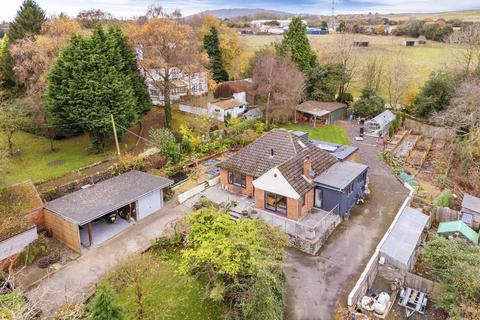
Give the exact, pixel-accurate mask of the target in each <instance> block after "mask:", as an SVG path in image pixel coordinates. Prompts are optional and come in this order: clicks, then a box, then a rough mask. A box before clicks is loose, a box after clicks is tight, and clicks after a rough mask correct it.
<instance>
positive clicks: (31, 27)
mask: <svg viewBox="0 0 480 320" xmlns="http://www.w3.org/2000/svg"><path fill="white" fill-rule="evenodd" d="M44 21H45V12H44V11H43V10H42V8H40V6H39V5H38V4H37V3H36V2H35V1H33V0H25V1H23V3H22V5H21V6H20V10H18V11H17V16H16V17H15V20H13V22H12V23H11V24H10V25H9V27H8V31H7V34H8V36H9V37H10V40H11V41H12V42H13V41H15V40H17V39H23V38H24V37H25V36H26V35H27V34H39V33H40V31H41V29H42V24H43V22H44Z"/></svg>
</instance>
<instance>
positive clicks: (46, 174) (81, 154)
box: [0, 132, 113, 184]
mask: <svg viewBox="0 0 480 320" xmlns="http://www.w3.org/2000/svg"><path fill="white" fill-rule="evenodd" d="M13 142H14V150H15V151H18V153H17V154H16V155H14V156H11V157H9V158H8V160H7V174H6V176H5V180H6V183H7V184H13V183H17V182H22V181H25V180H27V179H31V180H32V181H33V182H40V181H44V180H47V179H51V178H54V177H58V176H61V175H63V174H65V173H68V172H70V171H72V170H75V169H79V168H81V167H84V166H87V165H89V164H91V163H94V162H96V161H100V160H102V159H105V158H108V157H110V156H112V155H113V148H112V147H113V146H111V147H110V149H109V151H108V152H107V153H105V154H95V153H93V152H92V151H90V150H89V145H90V140H89V138H88V136H87V135H83V136H78V137H74V138H69V139H63V140H55V141H54V148H55V151H53V152H52V151H51V150H50V140H49V139H47V138H44V137H40V136H35V135H32V134H29V133H26V132H17V133H15V134H14V137H13ZM5 145H6V141H5V136H3V135H2V134H0V146H1V147H4V146H5Z"/></svg>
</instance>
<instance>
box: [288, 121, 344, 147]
mask: <svg viewBox="0 0 480 320" xmlns="http://www.w3.org/2000/svg"><path fill="white" fill-rule="evenodd" d="M282 127H283V128H286V129H289V130H298V131H304V132H308V137H309V138H310V139H313V140H321V141H327V142H332V143H338V144H343V145H350V139H349V138H348V134H347V130H346V129H345V128H344V127H342V126H339V125H336V124H330V125H327V126H323V127H320V128H313V127H311V126H307V125H301V124H293V123H288V124H284V125H282Z"/></svg>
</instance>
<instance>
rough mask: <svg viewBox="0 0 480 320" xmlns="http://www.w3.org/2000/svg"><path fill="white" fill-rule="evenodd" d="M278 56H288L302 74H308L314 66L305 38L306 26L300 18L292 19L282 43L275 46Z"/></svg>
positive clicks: (314, 57) (310, 50) (313, 58)
mask: <svg viewBox="0 0 480 320" xmlns="http://www.w3.org/2000/svg"><path fill="white" fill-rule="evenodd" d="M277 52H278V53H279V54H280V55H282V56H283V55H285V54H290V56H291V58H292V61H293V62H295V64H296V65H297V67H298V69H300V71H302V72H303V73H304V74H308V73H309V72H310V70H311V68H312V67H314V66H315V63H316V56H315V53H314V52H313V51H312V48H311V47H310V42H309V41H308V38H307V26H306V25H305V24H304V23H303V22H302V19H301V18H300V17H295V18H293V20H292V22H290V24H289V26H288V31H287V33H285V35H284V36H283V40H282V43H281V44H280V45H279V46H277Z"/></svg>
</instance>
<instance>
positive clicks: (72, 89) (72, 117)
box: [45, 26, 139, 152]
mask: <svg viewBox="0 0 480 320" xmlns="http://www.w3.org/2000/svg"><path fill="white" fill-rule="evenodd" d="M126 65H127V63H126V62H125V61H124V59H123V57H122V53H121V50H120V48H119V47H118V46H116V41H115V40H113V39H112V34H111V33H105V32H104V30H103V28H102V27H101V26H97V27H95V28H94V29H93V33H92V36H91V37H82V36H77V35H76V36H73V37H72V39H71V43H70V45H69V46H68V47H67V48H65V49H64V50H63V51H62V53H61V54H60V57H59V58H58V59H57V61H56V62H55V64H54V65H53V67H52V69H51V71H50V74H49V76H48V80H49V85H48V87H47V91H46V94H45V105H46V107H47V111H48V112H49V119H50V121H51V122H52V124H53V125H55V126H57V127H58V128H59V130H60V131H61V133H62V134H64V135H72V134H75V133H78V132H82V131H84V132H87V133H88V134H89V136H90V139H91V143H92V147H93V149H94V150H96V151H97V152H102V151H103V150H104V149H105V147H106V143H107V140H108V137H109V136H110V135H111V134H112V133H113V129H112V124H111V121H110V115H111V114H113V115H114V117H115V122H116V123H117V124H118V128H117V131H118V132H119V133H120V134H122V133H123V132H124V129H122V128H128V127H130V126H131V125H133V124H134V123H135V122H136V121H137V120H138V114H139V112H138V110H137V106H136V103H137V99H136V97H135V92H134V89H133V85H132V76H131V73H129V74H127V73H126V71H125V70H126V69H127V68H128V67H127V66H126Z"/></svg>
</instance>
